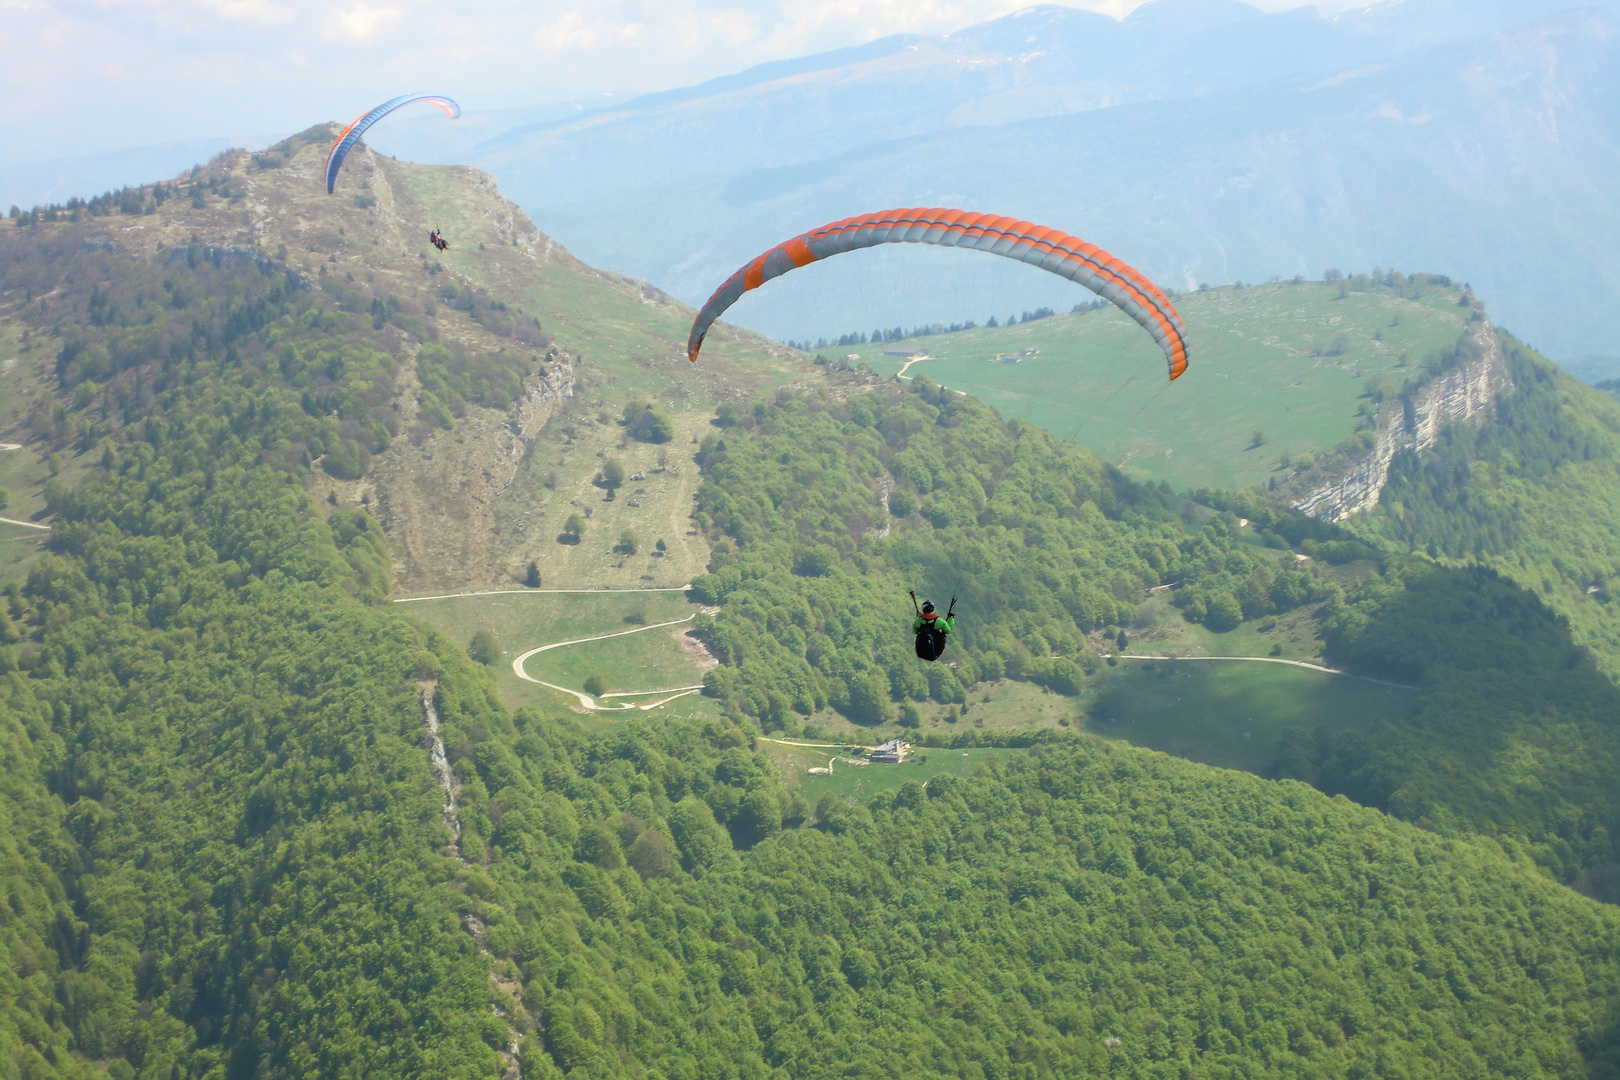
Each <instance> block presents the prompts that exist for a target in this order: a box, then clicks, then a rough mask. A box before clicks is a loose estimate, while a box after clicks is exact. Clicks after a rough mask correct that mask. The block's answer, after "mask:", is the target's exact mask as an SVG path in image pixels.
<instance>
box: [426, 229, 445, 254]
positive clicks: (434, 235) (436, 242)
mask: <svg viewBox="0 0 1620 1080" xmlns="http://www.w3.org/2000/svg"><path fill="white" fill-rule="evenodd" d="M428 242H429V243H431V244H432V245H433V246H434V247H436V248H438V249H439V250H440V251H448V250H449V248H450V241H448V240H446V239H445V238H444V236H443V235H442V234H441V233H440V232H439V230H438V229H434V230H433V231H432V232H430V233H428Z"/></svg>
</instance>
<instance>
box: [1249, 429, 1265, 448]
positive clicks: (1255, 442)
mask: <svg viewBox="0 0 1620 1080" xmlns="http://www.w3.org/2000/svg"><path fill="white" fill-rule="evenodd" d="M1264 445H1266V433H1265V432H1263V431H1261V430H1260V429H1259V428H1255V429H1254V432H1253V434H1251V435H1250V436H1249V449H1250V450H1258V449H1259V448H1260V447H1262V446H1264Z"/></svg>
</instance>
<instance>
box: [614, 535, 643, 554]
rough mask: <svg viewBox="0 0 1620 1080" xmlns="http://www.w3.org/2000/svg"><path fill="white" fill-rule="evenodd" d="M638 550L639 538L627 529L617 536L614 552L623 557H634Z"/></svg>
mask: <svg viewBox="0 0 1620 1080" xmlns="http://www.w3.org/2000/svg"><path fill="white" fill-rule="evenodd" d="M640 549H641V537H639V536H637V535H636V534H635V533H634V532H632V531H631V530H629V529H626V530H624V532H622V533H620V534H619V546H618V548H617V549H615V550H617V551H619V552H621V553H622V554H625V555H634V554H635V553H636V552H637V551H639V550H640Z"/></svg>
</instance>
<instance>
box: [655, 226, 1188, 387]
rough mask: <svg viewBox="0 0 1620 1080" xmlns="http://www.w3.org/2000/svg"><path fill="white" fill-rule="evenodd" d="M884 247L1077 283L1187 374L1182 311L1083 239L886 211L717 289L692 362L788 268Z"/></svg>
mask: <svg viewBox="0 0 1620 1080" xmlns="http://www.w3.org/2000/svg"><path fill="white" fill-rule="evenodd" d="M878 244H937V245H939V246H941V247H962V248H972V249H974V250H976V251H986V252H989V253H990V254H992V255H1004V256H1006V257H1007V258H1009V259H1017V260H1019V261H1020V262H1026V263H1029V264H1031V265H1032V266H1038V267H1040V268H1041V269H1042V270H1045V271H1047V272H1049V273H1053V274H1057V275H1058V276H1059V277H1066V278H1068V279H1069V280H1070V281H1074V282H1077V283H1079V284H1081V285H1084V286H1085V287H1086V288H1088V289H1090V290H1091V291H1092V292H1094V293H1096V294H1097V295H1098V296H1101V297H1103V298H1104V299H1106V300H1108V301H1109V302H1110V303H1112V304H1114V305H1115V306H1116V307H1118V308H1119V309H1120V310H1122V311H1124V312H1125V314H1127V315H1129V316H1130V317H1131V318H1133V319H1135V320H1136V321H1137V323H1138V324H1140V325H1141V327H1142V329H1144V330H1146V331H1147V332H1148V333H1149V334H1151V335H1152V336H1153V340H1154V341H1156V342H1158V343H1159V348H1161V349H1163V350H1164V356H1165V360H1166V361H1167V362H1168V364H1169V366H1170V378H1172V379H1175V378H1178V377H1179V376H1180V375H1181V373H1182V372H1183V371H1186V370H1187V333H1186V329H1185V328H1184V327H1183V326H1182V325H1181V316H1180V315H1179V314H1178V313H1177V312H1176V309H1175V305H1173V304H1171V303H1170V300H1169V298H1168V297H1166V296H1165V295H1164V293H1163V292H1162V291H1160V289H1159V287H1158V286H1156V285H1154V284H1153V282H1151V281H1149V280H1148V279H1147V278H1146V277H1144V276H1143V275H1142V274H1141V273H1139V272H1138V271H1136V270H1135V269H1133V268H1131V267H1129V266H1127V265H1126V264H1125V263H1123V262H1121V261H1119V260H1118V259H1116V258H1114V257H1113V256H1112V255H1110V254H1108V252H1106V251H1103V250H1102V249H1101V248H1098V247H1096V246H1094V245H1092V244H1088V243H1086V242H1085V241H1084V240H1082V239H1080V238H1079V237H1078V236H1070V235H1069V234H1068V233H1065V232H1061V231H1059V230H1057V229H1048V228H1045V227H1043V226H1040V225H1036V224H1033V223H1032V222H1028V221H1019V220H1017V219H1016V218H1010V217H998V216H997V215H995V214H975V213H971V212H968V211H965V210H945V209H940V208H933V209H915V210H884V211H881V212H879V213H876V214H865V215H862V216H860V217H852V218H845V219H844V220H842V221H835V222H833V223H831V224H830V225H823V226H822V227H821V228H819V229H812V230H810V231H809V232H807V233H801V234H799V235H798V236H795V237H794V238H793V239H791V240H789V241H787V242H786V243H783V244H778V245H777V246H776V247H773V248H771V250H769V251H767V252H765V254H763V255H761V256H760V257H759V258H757V259H755V260H754V261H753V262H751V263H749V264H748V265H747V266H745V267H743V268H742V269H741V270H738V271H737V272H736V273H735V274H733V275H731V277H729V278H727V279H726V281H725V283H724V284H722V285H721V286H720V287H719V288H718V289H716V290H715V292H714V295H713V296H711V297H710V298H709V302H708V303H706V304H704V305H703V309H702V310H701V311H699V312H698V314H697V318H696V319H695V320H693V322H692V333H691V335H690V336H689V337H688V338H687V341H686V357H687V359H688V360H691V361H693V362H696V361H697V357H698V350H699V349H701V348H702V347H703V336H704V335H705V334H707V333H708V332H709V327H710V326H711V325H712V324H713V323H714V321H715V320H716V319H718V318H719V317H720V315H721V313H722V312H724V311H725V310H726V309H727V308H729V307H730V306H731V305H732V304H735V303H736V302H737V301H738V300H740V299H741V298H742V295H743V293H745V292H748V291H749V290H751V289H757V288H759V287H760V286H761V285H763V284H765V282H767V281H770V280H771V279H772V278H775V277H780V276H781V275H783V274H785V273H787V272H788V271H789V270H793V269H796V268H797V267H800V266H805V265H807V264H809V263H813V262H818V261H820V260H822V259H826V258H830V257H831V256H833V255H841V254H843V253H844V252H846V251H855V250H857V249H859V248H868V247H876V246H877V245H878Z"/></svg>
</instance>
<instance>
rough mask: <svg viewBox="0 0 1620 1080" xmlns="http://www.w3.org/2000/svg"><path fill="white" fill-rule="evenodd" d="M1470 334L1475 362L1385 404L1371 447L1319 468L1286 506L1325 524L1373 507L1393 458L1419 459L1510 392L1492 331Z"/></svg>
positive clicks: (1485, 325)
mask: <svg viewBox="0 0 1620 1080" xmlns="http://www.w3.org/2000/svg"><path fill="white" fill-rule="evenodd" d="M1468 334H1469V337H1470V339H1471V341H1472V344H1473V345H1474V351H1475V354H1476V355H1475V357H1474V358H1473V359H1470V360H1467V361H1465V362H1463V363H1461V364H1459V365H1458V366H1456V367H1454V368H1452V369H1451V370H1450V371H1446V372H1442V373H1441V374H1440V375H1437V376H1435V378H1434V379H1433V380H1432V381H1430V382H1429V383H1428V385H1426V386H1424V387H1423V388H1422V389H1420V390H1418V391H1417V392H1416V393H1415V394H1413V395H1412V398H1411V400H1410V401H1409V402H1392V403H1390V404H1388V405H1386V406H1385V407H1384V409H1383V410H1382V411H1381V412H1380V413H1379V416H1378V427H1377V428H1376V429H1375V430H1376V432H1377V440H1376V441H1375V442H1374V443H1373V446H1372V448H1371V449H1369V450H1368V451H1367V452H1366V454H1364V455H1362V456H1360V457H1356V458H1352V459H1349V460H1348V461H1343V462H1336V463H1333V464H1331V465H1329V466H1328V467H1327V468H1325V469H1323V470H1322V473H1323V475H1322V476H1320V477H1315V478H1312V479H1313V480H1314V481H1315V482H1314V483H1313V485H1312V486H1311V488H1310V490H1309V492H1308V493H1307V494H1306V495H1305V496H1304V497H1302V498H1296V499H1293V500H1290V505H1292V506H1293V507H1294V509H1296V510H1301V511H1303V512H1305V513H1307V514H1309V515H1311V516H1312V517H1314V518H1322V519H1325V520H1327V521H1343V520H1344V519H1345V518H1347V517H1349V516H1350V515H1351V514H1354V513H1356V512H1357V511H1358V510H1365V509H1367V508H1368V507H1371V506H1375V505H1377V503H1378V496H1379V495H1380V494H1381V493H1382V492H1383V490H1384V484H1385V482H1386V481H1387V480H1388V479H1389V465H1390V462H1391V461H1392V460H1394V458H1395V455H1396V454H1397V453H1399V452H1400V451H1402V450H1413V451H1415V452H1417V453H1420V454H1421V453H1422V452H1423V451H1424V450H1426V449H1428V448H1429V447H1430V446H1432V445H1434V441H1435V438H1436V437H1437V436H1438V435H1439V433H1440V428H1441V426H1442V425H1444V424H1445V423H1446V422H1448V421H1452V420H1470V419H1473V418H1475V417H1482V416H1483V415H1484V414H1485V413H1486V412H1487V411H1488V410H1489V409H1490V407H1491V404H1492V402H1494V401H1495V400H1496V396H1497V395H1498V394H1504V393H1509V394H1510V393H1512V392H1513V380H1512V378H1511V377H1509V375H1508V369H1507V362H1506V360H1505V359H1504V358H1503V355H1502V343H1501V341H1499V340H1498V339H1497V336H1496V328H1495V327H1493V326H1492V325H1491V323H1490V321H1489V320H1484V319H1482V320H1480V321H1479V322H1476V323H1474V324H1472V325H1471V326H1470V327H1469V330H1468Z"/></svg>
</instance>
